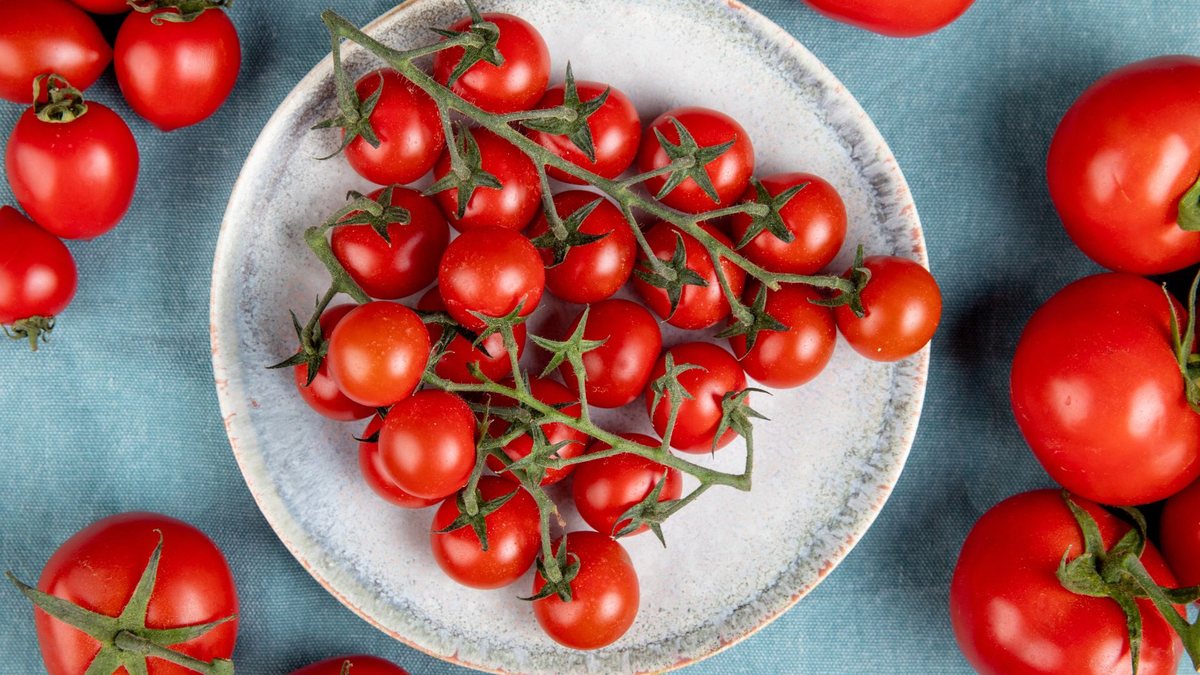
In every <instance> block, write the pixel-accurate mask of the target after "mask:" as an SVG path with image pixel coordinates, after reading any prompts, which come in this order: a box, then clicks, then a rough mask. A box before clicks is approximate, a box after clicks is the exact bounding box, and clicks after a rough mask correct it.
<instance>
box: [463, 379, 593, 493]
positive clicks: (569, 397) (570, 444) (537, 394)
mask: <svg viewBox="0 0 1200 675" xmlns="http://www.w3.org/2000/svg"><path fill="white" fill-rule="evenodd" d="M504 384H505V385H506V386H509V387H511V386H513V382H512V380H509V381H507V382H505V383H504ZM529 393H530V394H533V397H534V398H536V399H537V400H538V401H541V402H542V403H545V404H546V405H549V406H556V407H558V409H559V410H561V411H562V413H563V414H565V415H570V416H572V417H578V416H579V413H580V406H579V398H578V397H577V396H576V395H575V392H573V391H571V390H570V389H567V388H566V387H564V386H562V385H561V384H559V383H558V382H555V381H554V380H548V379H544V378H540V377H534V378H530V379H529ZM491 404H492V407H496V408H506V407H510V406H515V405H516V404H517V402H516V401H514V400H512V399H511V398H508V397H507V396H493V397H492V398H491ZM508 429H509V424H508V422H505V421H502V420H496V421H494V422H492V425H491V428H490V429H489V430H488V433H490V434H491V435H492V436H495V437H500V436H503V435H504V434H505V432H507V431H508ZM542 433H543V434H545V436H546V441H547V442H548V443H549V444H550V445H557V444H559V443H566V445H564V446H563V447H562V448H560V449H559V450H558V452H557V453H555V456H556V457H560V458H562V459H570V458H572V457H578V456H579V455H582V454H583V452H584V450H586V449H587V442H588V437H587V435H586V434H584V433H583V432H581V431H577V430H575V429H573V428H571V427H569V426H567V425H565V424H562V423H559V422H552V423H550V424H543V425H542ZM532 451H533V439H532V438H530V437H529V435H528V434H524V435H521V436H518V437H517V438H515V439H513V440H512V441H510V442H509V443H508V444H507V445H505V446H504V454H505V455H508V458H509V459H510V460H512V461H514V462H515V461H517V460H518V459H522V458H524V457H528V456H529V453H530V452H532ZM487 465H488V468H490V469H491V470H492V471H496V472H501V471H503V470H504V464H503V463H501V462H500V460H498V459H496V458H495V457H488V458H487ZM574 470H575V465H574V464H570V465H567V466H565V467H563V468H561V469H546V475H545V476H543V477H542V483H541V484H542V485H551V484H553V483H557V482H558V481H560V480H562V479H564V478H566V477H567V476H569V475H571V472H572V471H574ZM500 475H501V476H504V477H505V478H507V479H508V480H511V481H515V480H517V477H516V476H515V475H513V474H512V473H507V472H505V473H501V474H500Z"/></svg>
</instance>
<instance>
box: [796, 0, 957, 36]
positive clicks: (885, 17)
mask: <svg viewBox="0 0 1200 675" xmlns="http://www.w3.org/2000/svg"><path fill="white" fill-rule="evenodd" d="M804 2H806V3H808V5H809V6H810V7H812V8H813V9H815V10H817V11H818V12H820V13H821V14H824V15H825V16H827V17H829V18H831V19H834V20H835V21H841V22H842V23H848V24H850V25H852V26H858V27H859V28H865V29H866V30H869V31H872V32H874V33H879V34H881V35H887V36H890V37H917V36H919V35H926V34H928V33H932V32H934V31H937V30H941V29H942V28H945V27H946V26H948V25H950V24H951V23H953V22H954V21H955V20H956V19H958V17H960V16H962V15H963V14H964V13H965V12H966V11H967V10H968V9H970V7H971V4H972V3H974V2H975V0H804Z"/></svg>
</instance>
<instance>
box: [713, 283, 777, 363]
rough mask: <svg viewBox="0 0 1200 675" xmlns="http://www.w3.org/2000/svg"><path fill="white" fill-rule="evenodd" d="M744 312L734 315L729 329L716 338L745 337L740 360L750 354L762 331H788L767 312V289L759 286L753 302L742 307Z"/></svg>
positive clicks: (718, 334)
mask: <svg viewBox="0 0 1200 675" xmlns="http://www.w3.org/2000/svg"><path fill="white" fill-rule="evenodd" d="M743 309H744V310H745V311H744V312H739V313H737V314H735V315H734V320H733V322H732V323H730V325H729V327H728V328H726V329H725V330H723V331H721V332H720V333H717V335H716V337H717V338H720V339H725V338H731V337H736V336H738V335H745V336H746V353H745V354H742V358H746V356H747V355H749V354H750V350H752V349H754V345H755V344H757V343H758V335H759V333H762V332H763V331H775V332H782V331H786V330H787V329H788V327H787V326H785V325H784V324H783V323H782V322H780V321H779V319H776V318H775V317H774V316H771V313H770V312H768V311H767V287H766V286H761V285H760V286H759V287H758V292H757V293H756V294H755V295H754V302H753V303H752V304H750V305H748V306H746V305H743Z"/></svg>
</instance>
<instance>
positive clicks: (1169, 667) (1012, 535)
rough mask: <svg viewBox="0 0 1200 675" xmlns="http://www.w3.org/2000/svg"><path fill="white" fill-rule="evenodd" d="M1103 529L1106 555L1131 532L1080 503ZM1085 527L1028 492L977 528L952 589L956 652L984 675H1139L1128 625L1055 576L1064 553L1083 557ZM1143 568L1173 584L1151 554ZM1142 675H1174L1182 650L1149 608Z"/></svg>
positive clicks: (1109, 605) (1145, 604) (1144, 608)
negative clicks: (1135, 673)
mask: <svg viewBox="0 0 1200 675" xmlns="http://www.w3.org/2000/svg"><path fill="white" fill-rule="evenodd" d="M1075 502H1076V504H1078V505H1079V506H1080V507H1082V508H1083V509H1085V510H1086V511H1087V512H1088V513H1089V514H1091V516H1092V517H1093V518H1094V519H1095V520H1096V524H1097V525H1098V526H1099V528H1100V534H1101V537H1102V538H1103V540H1104V545H1105V547H1106V548H1111V547H1112V545H1113V544H1115V543H1116V541H1117V539H1118V538H1119V537H1120V536H1121V535H1123V534H1124V533H1125V532H1127V531H1128V530H1129V527H1128V526H1127V525H1125V524H1124V523H1123V522H1121V521H1120V520H1118V519H1117V518H1116V517H1115V516H1113V515H1111V514H1110V513H1108V512H1107V511H1105V510H1104V509H1103V508H1101V507H1099V506H1097V505H1096V504H1093V503H1091V502H1088V501H1086V500H1083V499H1078V498H1076V499H1075ZM1083 544H1084V542H1083V536H1082V535H1081V533H1080V529H1079V524H1078V523H1076V522H1075V518H1074V516H1072V514H1071V511H1070V510H1069V509H1068V508H1067V505H1066V503H1065V502H1064V501H1063V497H1062V494H1061V493H1059V492H1058V491H1055V490H1038V491H1035V492H1026V493H1024V494H1019V495H1017V496H1015V497H1010V498H1009V499H1007V500H1005V501H1003V502H1001V503H1000V504H999V505H997V506H996V507H994V508H993V509H992V510H990V511H988V512H987V513H985V514H984V515H983V517H982V518H980V519H979V522H977V523H976V524H975V527H974V528H973V529H972V530H971V534H969V535H968V536H967V541H966V543H964V544H963V549H962V553H961V554H960V555H959V558H958V566H957V567H956V568H955V570H954V579H953V580H952V581H951V583H950V619H951V622H952V623H953V625H954V634H955V636H956V637H957V638H958V645H959V647H960V648H961V649H962V651H963V654H964V655H965V656H966V657H967V660H968V661H970V662H971V666H972V667H973V668H975V670H976V671H978V672H980V673H984V674H993V673H994V674H996V675H1000V674H1005V675H1007V674H1009V673H1012V674H1014V675H1016V674H1021V673H1031V674H1032V673H1040V674H1044V675H1054V674H1057V673H1062V674H1064V675H1066V674H1070V675H1087V674H1089V673H1095V674H1096V675H1101V674H1103V675H1115V674H1118V673H1129V672H1130V671H1131V670H1132V667H1131V662H1130V657H1129V637H1128V633H1127V632H1126V624H1125V615H1124V613H1123V612H1122V611H1121V608H1120V606H1118V605H1117V603H1116V602H1115V601H1113V600H1111V599H1109V598H1093V597H1088V596H1084V595H1076V594H1074V593H1072V592H1071V591H1069V590H1067V589H1066V588H1064V587H1063V586H1062V584H1061V583H1059V581H1058V578H1057V577H1056V576H1055V572H1056V571H1057V569H1058V564H1059V561H1060V560H1061V559H1062V557H1063V554H1064V553H1068V552H1069V555H1070V557H1072V558H1074V557H1075V556H1077V555H1079V553H1080V552H1081V551H1083ZM1141 561H1142V564H1143V565H1144V566H1145V567H1146V570H1147V571H1148V572H1150V575H1151V576H1152V577H1153V578H1154V580H1155V581H1157V582H1158V583H1159V584H1162V585H1167V586H1174V585H1175V579H1174V578H1173V577H1172V576H1171V572H1170V571H1169V570H1168V569H1167V566H1166V565H1165V564H1164V563H1163V560H1162V557H1161V556H1160V555H1159V554H1158V551H1157V550H1156V549H1155V548H1154V545H1153V544H1148V545H1147V546H1146V550H1145V552H1144V553H1143V554H1142V556H1141ZM1137 604H1138V606H1139V608H1140V609H1141V613H1142V619H1143V621H1144V634H1143V637H1142V647H1141V667H1140V668H1139V669H1138V673H1139V674H1140V675H1151V674H1158V675H1166V674H1168V673H1171V674H1173V673H1175V669H1176V666H1177V665H1178V663H1179V658H1180V656H1181V655H1182V653H1183V645H1182V644H1181V642H1180V641H1179V638H1178V637H1176V636H1175V633H1174V632H1173V631H1172V630H1171V628H1170V626H1169V625H1168V624H1167V622H1166V621H1165V620H1164V619H1163V618H1162V616H1161V615H1160V614H1159V613H1158V611H1157V610H1156V609H1155V608H1154V605H1153V603H1151V602H1150V600H1148V599H1139V600H1137Z"/></svg>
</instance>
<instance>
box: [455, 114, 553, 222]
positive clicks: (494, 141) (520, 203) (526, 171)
mask: <svg viewBox="0 0 1200 675" xmlns="http://www.w3.org/2000/svg"><path fill="white" fill-rule="evenodd" d="M470 134H471V135H472V136H473V137H474V138H475V142H476V143H478V144H479V156H480V160H481V163H482V164H481V165H482V167H483V170H484V171H486V172H488V173H490V174H492V175H493V176H495V178H496V180H498V181H500V184H501V186H502V187H501V189H499V190H497V189H495V188H490V187H481V188H479V189H477V190H475V192H474V193H473V194H472V195H471V199H470V201H468V202H467V210H466V212H465V213H464V214H463V217H462V218H459V217H458V188H453V189H450V190H444V191H442V192H439V193H437V194H435V195H434V196H433V198H434V199H436V200H437V203H438V206H440V207H441V209H442V213H444V214H446V219H447V220H448V221H450V224H451V225H453V226H454V229H456V230H458V231H459V232H466V231H468V230H478V229H482V228H489V227H500V228H504V229H506V230H516V231H520V230H523V229H525V226H526V225H528V224H529V221H531V220H533V217H534V216H535V215H537V212H538V207H540V206H541V203H542V182H541V178H540V177H538V173H537V167H536V166H534V164H533V160H531V159H529V157H528V156H527V155H525V153H523V152H521V151H520V150H519V149H518V148H517V147H516V146H515V145H513V144H512V143H509V142H508V141H507V140H505V139H503V138H501V137H499V136H497V135H496V134H493V133H492V132H490V131H488V130H487V129H478V128H476V129H471V130H470ZM449 173H450V153H449V151H447V152H443V153H442V155H441V157H440V158H438V160H437V165H436V166H434V168H433V177H434V180H441V179H442V178H445V177H446V175H447V174H449Z"/></svg>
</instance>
